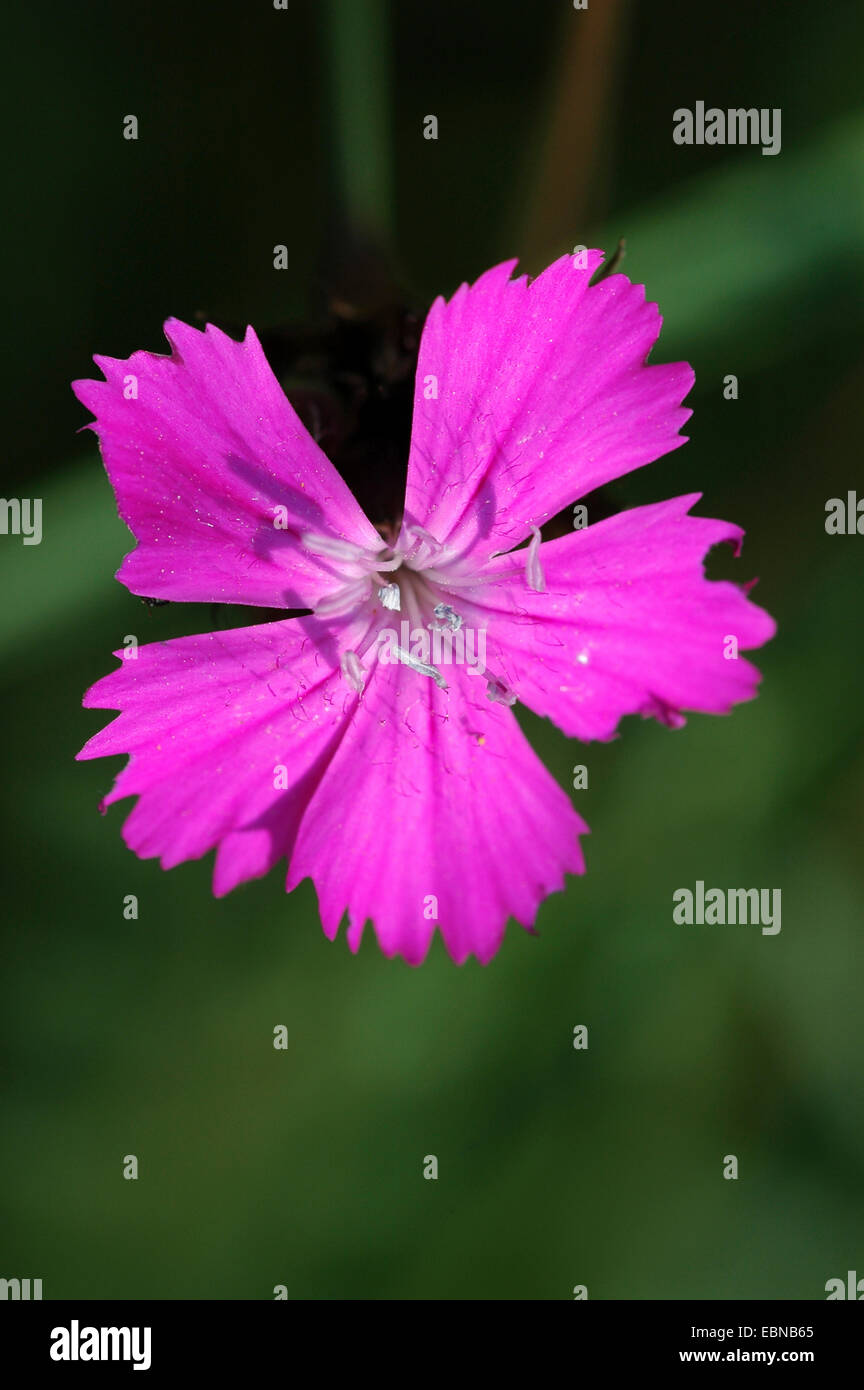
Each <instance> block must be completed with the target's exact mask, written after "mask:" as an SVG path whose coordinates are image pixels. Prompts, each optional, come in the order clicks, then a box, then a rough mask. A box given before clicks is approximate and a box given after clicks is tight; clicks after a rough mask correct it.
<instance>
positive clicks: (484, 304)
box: [405, 251, 693, 559]
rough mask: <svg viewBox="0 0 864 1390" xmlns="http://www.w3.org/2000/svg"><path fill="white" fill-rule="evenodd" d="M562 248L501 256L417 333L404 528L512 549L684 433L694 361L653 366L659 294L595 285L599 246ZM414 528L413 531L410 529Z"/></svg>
mask: <svg viewBox="0 0 864 1390" xmlns="http://www.w3.org/2000/svg"><path fill="white" fill-rule="evenodd" d="M585 259H586V265H585V267H584V268H580V266H579V264H578V261H577V259H576V257H573V256H563V257H562V258H561V259H560V260H558V261H555V262H554V264H552V265H551V266H549V268H548V269H547V270H545V271H544V272H543V274H542V275H540V276H538V277H537V279H536V280H533V281H531V282H529V280H528V279H527V277H526V276H524V275H523V276H520V277H519V278H518V279H516V280H511V279H510V274H511V272H512V270H513V268H514V266H515V265H516V262H515V261H508V262H506V263H504V264H503V265H499V266H495V267H494V268H493V269H492V270H490V271H487V273H486V274H485V275H483V276H481V277H480V279H479V280H478V281H477V282H476V283H475V284H474V285H472V286H470V287H469V286H468V285H463V286H462V287H461V289H459V290H458V291H457V292H456V294H455V295H454V296H453V298H452V299H451V300H450V301H449V303H447V302H445V301H444V300H443V299H437V300H436V301H435V303H434V304H433V305H432V308H431V310H430V311H429V316H428V318H427V320H426V324H425V326H424V329H423V336H422V339H421V343H420V355H419V361H418V366H417V381H416V387H415V394H414V423H413V430H412V439H411V452H410V457H409V463H408V482H407V490H406V505H405V521H406V526H409V525H412V524H413V525H421V526H423V527H424V528H426V529H427V530H428V531H429V532H431V533H432V535H434V536H435V537H436V539H437V540H438V541H440V542H442V544H444V545H445V546H446V547H448V549H449V550H450V552H451V554H452V555H455V556H464V555H466V554H468V553H469V552H473V553H474V558H475V559H477V558H483V557H484V556H488V555H491V554H492V553H493V552H499V551H505V550H509V549H510V548H511V547H512V546H514V545H517V544H518V543H519V542H520V541H522V540H524V539H525V538H526V536H527V535H528V534H529V532H530V530H531V527H532V526H534V525H539V524H540V523H541V522H543V521H544V520H546V519H547V518H548V517H550V516H553V515H555V514H556V513H557V512H559V511H561V509H562V508H563V507H565V506H567V505H568V504H569V503H571V502H574V501H575V500H576V499H577V498H578V497H582V496H584V495H585V493H587V492H590V491H591V490H592V489H593V488H596V487H598V486H600V484H602V483H606V482H609V481H610V479H612V478H618V477H620V476H621V474H623V473H627V472H629V471H630V470H631V469H634V468H639V467H641V465H642V464H646V463H650V462H651V461H652V460H653V459H657V458H660V456H661V455H662V454H665V453H668V451H669V450H670V449H676V448H677V447H678V446H679V445H680V444H683V443H684V442H685V441H684V439H683V438H682V437H681V435H679V433H678V431H679V430H680V429H681V427H682V425H683V424H684V422H685V420H687V419H688V418H689V416H690V414H691V412H690V411H689V410H685V409H682V407H681V401H682V400H683V398H684V397H685V396H686V394H687V392H688V391H689V390H690V387H691V386H692V384H693V372H692V369H691V368H690V367H689V366H687V364H686V363H684V362H678V363H674V364H671V365H667V366H652V367H647V366H645V359H646V357H647V355H648V353H649V352H650V350H651V348H652V346H653V345H654V343H655V341H656V339H657V336H658V334H659V332H660V325H661V318H660V314H659V312H658V309H657V305H656V304H649V303H646V302H645V290H644V287H643V286H641V285H633V284H631V283H630V281H629V280H628V279H627V277H626V276H624V275H610V276H609V277H608V278H607V279H605V280H602V281H601V282H600V283H599V284H597V285H594V286H589V281H590V279H591V276H592V274H593V273H594V271H595V270H596V269H597V266H598V265H599V264H600V261H601V259H602V252H600V251H591V252H589V253H588V254H587V256H586V258H585ZM406 540H407V537H406Z"/></svg>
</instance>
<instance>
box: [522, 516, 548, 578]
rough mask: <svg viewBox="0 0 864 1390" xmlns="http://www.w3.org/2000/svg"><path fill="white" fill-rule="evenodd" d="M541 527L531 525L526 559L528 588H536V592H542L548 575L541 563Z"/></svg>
mask: <svg viewBox="0 0 864 1390" xmlns="http://www.w3.org/2000/svg"><path fill="white" fill-rule="evenodd" d="M541 540H542V536H541V535H540V527H539V526H532V527H531V539H530V541H529V542H528V551H527V555H526V559H525V578H526V580H527V582H528V588H529V589H534V590H535V592H536V593H538V594H542V593H543V592H544V590H545V588H546V576H545V575H544V573H543V566H542V565H541V563H540V555H539V553H538V552H539V550H540V542H541Z"/></svg>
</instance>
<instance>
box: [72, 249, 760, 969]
mask: <svg viewBox="0 0 864 1390" xmlns="http://www.w3.org/2000/svg"><path fill="white" fill-rule="evenodd" d="M601 260H602V253H601V252H598V251H592V252H590V253H589V254H588V256H587V257H584V264H582V263H580V261H579V259H578V258H574V257H571V256H565V257H563V258H562V259H560V260H558V261H556V262H555V263H554V264H552V265H551V266H549V268H548V269H547V270H545V271H544V272H543V273H542V274H541V275H539V276H538V277H537V278H536V279H534V280H533V281H532V280H529V279H528V278H527V277H526V276H521V277H519V278H516V279H514V278H511V277H512V272H513V269H514V267H515V264H516V263H515V262H508V263H505V264H503V265H499V266H495V267H494V268H493V269H491V270H489V271H488V272H487V273H486V274H485V275H483V276H481V278H480V279H479V280H478V281H477V282H476V283H475V284H474V285H471V286H469V285H463V286H462V287H461V288H460V289H459V290H458V291H457V292H456V294H455V295H454V296H453V298H452V299H451V300H450V301H449V302H445V301H444V300H443V299H438V300H436V302H435V303H434V304H433V306H432V308H431V310H430V312H429V314H428V317H427V319H426V322H425V325H424V328H423V333H422V338H421V342H420V351H419V360H418V366H417V375H416V384H415V393H414V418H413V429H412V437H411V447H410V454H409V458H408V461H407V482H406V488H405V502H404V512H403V515H402V517H401V519H398V520H397V521H396V523H395V525H394V527H393V528H392V530H390V531H389V532H384V533H382V531H379V530H376V528H375V527H374V526H373V525H372V524H371V522H370V521H369V520H368V519H367V517H366V516H365V515H364V513H363V511H362V510H361V508H360V506H359V504H358V503H357V502H356V501H355V499H354V497H353V495H352V494H351V492H350V491H349V489H348V487H347V485H346V484H345V482H344V481H343V480H342V478H341V477H340V475H339V474H338V473H337V471H336V469H335V468H334V467H333V465H332V464H331V463H330V461H329V460H328V459H327V457H326V456H325V454H324V453H323V452H322V450H321V449H320V448H319V447H318V445H317V444H316V443H315V441H314V440H313V438H312V437H311V435H310V434H309V433H308V432H307V430H306V429H305V428H304V426H303V425H302V423H301V422H300V420H299V418H298V416H297V414H296V413H295V411H294V410H293V408H292V406H291V405H290V403H289V401H288V399H287V398H286V396H285V394H284V392H283V391H282V389H281V388H280V386H279V384H278V382H277V380H276V378H275V377H274V375H273V373H272V371H271V369H270V367H269V366H268V363H267V361H266V359H265V357H264V354H263V352H262V349H261V346H260V343H259V341H258V339H257V337H256V335H255V333H254V332H253V330H252V329H251V328H250V329H249V330H248V331H247V333H246V336H245V338H244V340H243V341H242V342H236V341H234V339H232V338H230V337H228V336H227V335H226V334H225V333H223V332H221V331H220V330H218V329H216V328H214V327H212V326H210V327H208V328H207V329H206V330H205V331H203V332H202V331H200V330H199V329H196V328H192V327H188V326H187V325H185V324H183V323H180V322H178V321H177V320H173V319H172V320H169V321H168V322H167V323H166V325H165V333H166V336H167V338H168V341H169V343H170V345H171V348H172V353H171V355H170V356H163V355H157V354H152V353H148V352H136V353H134V354H133V355H132V356H131V357H130V358H129V359H128V361H120V360H116V359H112V358H106V357H97V358H95V361H96V363H97V365H98V366H99V367H100V369H101V371H102V372H103V374H104V377H105V380H104V381H89V380H88V381H78V382H75V383H74V390H75V392H76V394H77V396H78V398H79V399H80V400H81V401H82V402H83V404H84V405H85V406H87V407H88V409H90V410H91V411H92V412H93V414H94V415H95V417H96V419H95V421H94V423H93V425H92V428H93V429H94V430H95V431H96V433H97V434H98V436H99V439H100V443H101V449H102V456H103V459H104V462H105V467H106V469H107V472H108V476H109V478H110V480H111V483H112V485H113V487H114V490H115V492H116V495H117V500H118V506H119V511H120V515H121V517H122V518H123V520H124V521H125V522H126V523H127V525H128V526H129V528H130V529H131V531H132V532H133V534H134V536H135V537H136V539H137V548H136V549H135V550H134V551H132V553H130V554H129V555H128V556H127V557H126V559H125V561H124V563H123V565H122V567H121V569H120V571H119V572H118V576H117V577H118V578H119V579H120V580H121V582H122V583H124V584H125V585H126V586H127V587H128V588H129V589H130V590H131V591H132V593H134V594H139V595H147V596H150V597H153V598H163V599H171V600H187V601H192V602H220V603H231V602H234V603H239V604H252V605H259V606H262V607H267V608H273V607H276V608H284V609H286V610H295V611H296V610H298V609H299V610H308V615H305V616H303V615H301V616H299V617H291V618H286V619H285V620H283V621H277V622H267V623H262V624H259V625H256V626H251V627H242V628H237V629H234V630H227V631H219V632H212V633H206V634H203V635H201V636H195V637H184V638H178V639H176V640H171V641H164V642H154V643H152V644H150V645H146V646H142V647H141V648H140V649H139V650H138V653H137V659H136V660H135V661H126V660H122V653H119V652H118V653H116V655H117V656H118V657H121V664H120V667H119V669H118V670H115V671H114V672H113V673H112V674H110V675H108V676H106V677H105V678H104V679H102V680H100V681H98V682H97V683H96V685H94V686H93V687H92V689H91V690H90V691H89V692H88V693H87V695H86V697H85V701H84V703H85V705H86V706H89V707H97V708H100V709H112V710H119V711H121V712H120V714H119V716H118V717H117V718H116V719H115V720H114V722H113V723H111V724H110V725H109V726H108V727H107V728H105V729H103V730H102V732H101V733H98V734H96V736H95V737H94V738H92V739H91V740H90V742H89V743H88V744H87V745H86V747H85V748H84V749H83V750H82V752H81V754H80V755H79V756H80V757H82V758H96V757H103V756H106V755H114V754H121V753H122V754H128V755H129V762H128V764H127V765H126V767H125V769H124V770H123V771H122V772H121V773H120V775H119V777H118V778H117V781H116V783H115V785H114V787H113V790H112V791H111V792H110V794H109V795H108V796H107V798H106V802H105V804H109V803H111V802H114V801H117V800H119V799H121V798H124V797H129V796H135V797H137V798H138V799H137V802H136V804H135V807H134V809H133V810H132V812H131V814H130V815H129V817H128V819H127V821H126V823H125V827H124V836H125V839H126V842H127V844H128V845H129V846H130V847H131V848H132V849H133V850H134V851H135V852H136V853H137V854H138V855H140V856H141V857H142V858H151V857H158V858H159V859H160V860H161V863H162V865H163V867H164V868H166V869H168V868H172V867H173V866H174V865H177V864H180V863H182V862H183V861H185V860H189V859H195V858H198V857H200V856H202V855H204V854H206V853H207V852H208V851H210V850H213V849H215V850H216V859H215V870H214V892H215V893H216V894H217V895H222V894H225V893H227V892H229V891H230V890H231V889H233V888H234V887H235V886H236V885H238V884H240V883H242V882H243V881H245V880H247V879H252V878H256V877H259V876H260V875H263V874H265V873H267V872H268V871H269V870H270V869H271V868H273V866H274V865H275V864H276V863H277V862H279V861H280V860H285V861H287V868H288V875H287V884H286V887H287V889H288V890H290V889H292V888H293V887H295V886H296V884H298V883H299V882H300V881H301V880H302V879H303V878H305V877H307V876H308V877H310V878H311V879H312V880H313V881H314V884H315V886H316V889H317V892H318V899H319V904H320V911H321V919H322V924H323V927H324V931H325V932H326V933H327V935H328V936H329V937H331V938H333V937H335V935H336V933H337V931H338V928H339V925H340V923H341V922H342V920H343V918H344V917H345V914H346V913H347V917H348V930H347V936H348V942H349V945H350V946H351V948H352V950H356V949H357V948H358V947H359V944H360V939H361V936H362V933H363V929H364V926H365V924H366V923H367V922H369V921H371V922H372V923H373V925H374V930H375V933H376V935H377V938H378V941H379V943H380V945H381V948H382V950H383V951H384V952H385V954H387V955H388V956H390V955H395V954H400V955H402V956H403V957H404V958H405V959H406V960H407V961H409V962H411V963H412V964H419V963H420V962H421V961H422V960H423V959H424V957H425V955H426V953H427V951H428V948H429V944H430V940H431V937H432V935H433V933H434V931H435V929H436V926H437V927H439V928H440V930H441V933H442V935H443V937H444V941H445V942H446V945H447V949H448V951H449V952H450V955H451V956H452V957H453V959H454V960H455V961H457V962H461V961H464V960H465V958H466V957H467V956H469V955H471V954H474V955H476V956H477V957H478V958H479V959H480V960H481V961H484V962H485V961H488V960H489V959H490V958H491V957H492V956H493V955H494V953H495V952H496V951H497V949H498V947H499V945H500V943H501V940H502V937H503V934H504V930H505V927H506V924H507V921H508V919H509V918H511V917H513V918H515V919H516V920H517V921H519V922H520V923H522V924H523V925H524V926H526V927H530V926H531V925H532V924H533V923H534V921H535V918H536V914H537V911H538V908H539V905H540V903H541V902H542V900H543V899H544V898H545V897H546V896H547V895H548V894H549V893H552V892H554V891H556V890H560V889H561V888H562V887H563V885H564V875H565V874H566V873H582V872H583V871H584V862H583V857H582V852H581V849H580V844H579V836H580V835H581V834H584V833H586V832H587V826H586V825H585V824H584V822H583V821H582V819H581V818H580V817H579V816H578V815H577V814H576V812H575V810H574V809H573V806H572V804H571V802H570V799H569V797H568V796H567V795H565V793H564V791H563V790H562V788H561V787H560V785H559V783H558V782H557V781H556V780H555V778H553V777H552V776H551V775H550V773H549V772H548V771H547V770H546V769H545V768H544V766H543V765H542V763H541V762H540V761H539V759H538V758H537V756H536V755H535V753H534V752H533V751H532V749H531V747H530V746H529V744H528V742H527V741H526V739H525V737H524V735H523V734H522V732H521V730H520V728H519V725H518V723H517V720H516V716H515V714H514V711H513V708H512V706H513V704H514V702H516V701H519V702H521V703H523V704H524V705H525V706H527V707H528V708H529V709H531V710H534V711H535V712H536V713H538V714H540V715H545V716H548V717H549V718H550V719H551V720H552V721H553V722H554V723H555V724H557V725H558V727H559V728H560V729H562V730H563V731H564V732H565V734H568V735H570V736H572V737H574V738H577V739H582V740H589V739H609V738H611V737H612V736H613V734H614V733H615V730H616V729H617V727H618V724H619V721H620V720H621V718H622V716H624V715H626V714H641V715H643V716H652V715H653V716H655V717H657V718H658V719H660V720H662V721H663V722H664V723H666V724H670V725H673V726H674V725H677V724H679V723H682V722H683V720H682V715H681V711H684V710H702V711H706V712H711V713H724V712H727V711H728V710H729V709H730V708H731V706H732V705H733V704H735V703H736V702H738V701H742V700H747V699H750V698H752V696H753V695H754V694H755V691H756V686H757V684H758V680H759V674H758V672H757V671H756V670H755V669H754V667H753V666H752V665H751V664H750V663H749V662H748V661H746V660H745V659H743V658H739V659H736V660H729V659H728V655H729V653H728V650H726V647H727V643H728V638H729V636H730V634H731V635H734V638H735V641H736V643H737V647H738V648H740V649H742V650H743V649H747V648H752V647H758V646H759V645H761V644H762V643H763V642H765V641H767V640H768V638H770V637H771V635H772V633H773V631H774V624H773V621H772V619H771V618H770V617H769V616H768V615H767V614H766V613H765V612H764V611H763V610H762V609H760V608H758V607H757V606H756V605H755V604H753V603H752V602H751V601H750V600H749V598H748V597H747V595H746V592H745V590H744V588H743V587H739V586H738V585H736V584H733V583H730V582H726V581H723V582H719V581H709V580H708V579H707V578H706V577H705V574H704V568H703V561H704V557H705V554H706V552H707V551H708V549H709V548H710V547H711V546H713V545H715V544H717V543H718V542H722V541H732V542H734V543H736V544H738V543H740V539H741V535H742V532H741V531H740V530H739V528H738V527H736V526H733V525H730V524H728V523H726V522H722V521H712V520H708V519H706V518H704V517H699V516H693V515H691V508H692V507H693V505H694V503H696V502H697V501H698V500H699V496H700V494H698V493H693V494H690V495H688V496H684V497H676V498H674V499H672V500H671V501H667V502H659V503H655V504H653V505H649V506H640V507H635V508H633V509H632V510H629V511H625V512H623V513H620V514H619V515H617V516H613V517H611V518H609V519H607V520H604V521H600V522H597V523H595V524H592V525H588V526H586V527H584V528H583V529H575V530H572V532H570V533H569V534H566V535H564V536H561V537H560V538H558V539H554V540H548V541H545V542H544V541H542V540H541V533H540V527H541V526H542V525H543V524H544V523H545V522H547V521H548V520H549V519H550V518H552V517H554V516H556V514H558V513H560V512H561V511H562V510H563V509H564V508H569V507H571V506H572V505H573V504H574V503H575V502H577V501H578V499H580V498H583V497H584V496H585V495H586V494H588V493H590V492H591V491H592V490H593V489H595V488H598V487H600V486H601V485H602V484H604V483H608V482H609V481H610V480H612V479H615V478H618V477H620V476H621V475H622V474H625V473H627V472H629V471H630V470H632V469H635V468H638V467H641V466H642V465H643V464H647V463H650V462H651V461H652V460H654V459H657V458H659V457H660V456H661V455H662V454H665V453H667V452H668V451H669V450H671V449H675V448H677V447H678V446H679V445H680V444H682V443H684V442H685V440H684V437H683V436H682V435H681V434H680V430H681V427H682V426H683V424H684V422H685V421H686V420H687V418H688V417H689V415H690V413H691V412H690V411H689V410H688V409H686V408H684V407H683V406H682V401H683V400H684V397H685V396H686V395H687V393H688V391H689V390H690V387H691V385H692V382H693V373H692V371H691V369H690V367H689V366H688V365H686V364H685V363H680V362H679V363H673V364H669V365H651V366H648V365H646V359H647V357H648V354H649V352H650V350H651V348H652V347H653V345H654V343H655V341H656V339H657V336H658V334H659V331H660V324H661V319H660V315H659V312H658V310H657V306H656V305H655V304H651V303H648V302H646V300H645V294H644V289H643V288H642V287H641V286H637V285H633V284H631V283H630V281H629V280H628V279H627V278H626V277H625V276H623V275H620V274H614V275H610V276H608V277H607V278H606V279H603V280H600V281H598V282H597V283H595V284H593V285H592V284H590V281H591V278H592V275H593V274H594V272H595V271H596V270H597V268H598V266H599V265H600V262H601ZM129 376H132V377H134V378H135V379H136V382H137V394H136V393H130V392H128V391H126V390H125V389H124V382H125V381H126V380H127V379H128V377H129ZM432 383H434V385H432ZM129 396H131V398H127V397H129ZM397 619H398V620H399V621H400V622H402V621H408V622H409V623H410V626H411V629H412V630H416V629H418V628H420V629H428V630H429V631H430V632H434V633H438V634H441V633H443V637H439V648H440V645H441V642H442V641H444V642H445V644H446V641H448V640H449V641H453V640H454V639H455V638H456V637H457V636H458V634H459V633H460V632H462V631H466V630H469V629H470V630H472V631H474V632H475V633H482V634H483V637H484V642H483V657H484V659H483V664H482V666H481V667H478V665H477V664H476V663H475V664H474V665H473V666H472V665H470V664H466V663H464V662H462V663H460V662H459V661H458V660H454V661H452V662H451V663H450V664H448V665H446V666H444V665H441V664H440V662H439V664H437V665H436V664H435V663H434V662H433V661H431V660H429V659H423V658H422V657H421V656H418V655H416V654H414V653H413V652H412V650H411V649H407V648H405V647H404V646H402V647H399V648H397V659H396V660H392V659H391V660H389V661H387V660H384V659H382V640H381V639H382V633H383V632H384V631H385V630H387V631H391V630H392V629H393V626H394V622H395V620H397Z"/></svg>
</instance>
